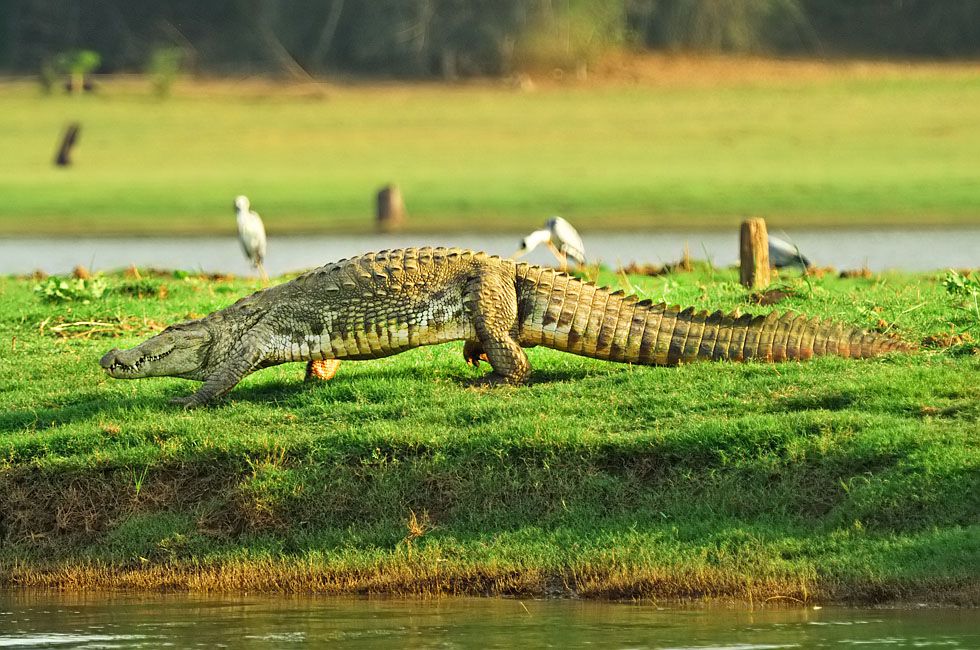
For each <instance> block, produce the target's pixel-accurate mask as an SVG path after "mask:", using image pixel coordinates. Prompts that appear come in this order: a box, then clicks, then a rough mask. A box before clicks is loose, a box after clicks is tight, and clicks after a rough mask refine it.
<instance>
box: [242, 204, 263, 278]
mask: <svg viewBox="0 0 980 650" xmlns="http://www.w3.org/2000/svg"><path fill="white" fill-rule="evenodd" d="M235 214H236V215H237V219H238V241H239V242H241V244H242V250H243V251H244V252H245V257H247V258H248V259H249V261H250V262H251V263H252V266H253V267H255V268H257V269H258V270H259V273H260V274H261V275H262V281H263V282H268V281H269V276H268V275H266V272H265V267H264V266H262V262H263V260H265V226H264V225H263V224H262V218H261V217H260V216H259V215H258V213H256V212H254V211H252V209H251V208H250V206H249V202H248V197H247V196H238V197H235Z"/></svg>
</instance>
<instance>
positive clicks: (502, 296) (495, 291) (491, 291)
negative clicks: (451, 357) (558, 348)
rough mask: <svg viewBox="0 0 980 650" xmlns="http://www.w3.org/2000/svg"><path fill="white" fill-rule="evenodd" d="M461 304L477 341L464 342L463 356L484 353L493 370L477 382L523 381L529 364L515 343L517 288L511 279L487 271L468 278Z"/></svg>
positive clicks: (527, 372)
mask: <svg viewBox="0 0 980 650" xmlns="http://www.w3.org/2000/svg"><path fill="white" fill-rule="evenodd" d="M463 306H464V307H465V309H466V310H467V312H468V314H469V317H470V319H471V320H472V321H473V328H474V330H476V337H477V341H476V342H475V343H473V342H470V341H467V343H466V345H465V346H464V347H463V355H464V356H467V352H469V353H470V354H471V355H474V358H475V359H479V356H476V355H477V353H478V352H481V351H482V352H483V353H484V354H485V355H486V358H487V361H489V362H490V365H491V366H492V367H493V372H492V373H490V374H489V375H487V376H486V377H484V378H483V379H482V380H481V381H480V382H479V383H481V384H484V385H494V384H504V383H506V384H522V383H524V382H526V381H527V380H528V377H530V375H531V364H530V362H528V360H527V355H526V354H525V353H524V350H522V349H521V346H520V344H519V343H518V342H517V331H518V325H517V290H516V289H515V287H514V280H513V278H507V277H505V276H504V275H503V274H500V273H494V272H492V271H491V272H487V273H484V274H483V275H480V276H479V277H476V278H473V279H472V280H470V282H469V284H468V285H467V288H466V293H465V295H464V296H463Z"/></svg>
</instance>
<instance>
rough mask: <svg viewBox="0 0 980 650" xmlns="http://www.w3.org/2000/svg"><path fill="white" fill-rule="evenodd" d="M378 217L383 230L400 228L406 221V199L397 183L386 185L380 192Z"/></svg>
mask: <svg viewBox="0 0 980 650" xmlns="http://www.w3.org/2000/svg"><path fill="white" fill-rule="evenodd" d="M376 219H377V221H376V223H377V226H378V230H380V231H382V232H391V231H392V230H398V229H399V228H400V227H401V225H402V223H403V222H404V221H405V201H404V200H403V199H402V192H401V190H400V189H398V186H397V185H386V186H384V187H383V188H381V190H380V191H379V192H378V209H377V216H376Z"/></svg>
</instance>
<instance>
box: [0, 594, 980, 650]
mask: <svg viewBox="0 0 980 650" xmlns="http://www.w3.org/2000/svg"><path fill="white" fill-rule="evenodd" d="M328 643H329V644H330V645H331V647H344V648H378V647H391V648H395V647H397V648H433V647H440V648H469V647H480V648H513V647H532V648H538V647H539V648H588V647H602V648H608V647H615V648H659V649H663V650H667V649H672V650H681V649H694V648H698V649H702V650H707V649H711V650H762V649H765V648H825V647H826V648H829V647H838V646H841V645H855V646H861V647H864V648H913V647H914V648H921V647H932V646H944V647H948V648H976V647H980V624H978V623H977V622H976V616H975V612H970V611H967V610H927V609H915V610H852V609H830V608H828V609H821V610H813V609H792V610H780V609H775V610H772V609H768V610H763V611H747V610H745V609H725V608H720V607H713V608H685V607H658V606H656V605H653V604H610V603H596V602H580V601H533V600H532V601H519V600H507V599H489V600H481V599H444V600H430V601H414V600H380V599H363V600H356V599H335V598H312V597H309V598H300V597H267V596H224V597H213V596H200V595H174V594H171V595H131V594H94V595H92V594H90V595H63V594H48V593H40V594H39V593H7V594H0V648H14V647H17V648H32V647H34V648H37V647H57V648H160V647H232V648H280V647H296V646H301V645H314V644H315V645H326V644H328Z"/></svg>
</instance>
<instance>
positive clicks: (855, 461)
mask: <svg viewBox="0 0 980 650" xmlns="http://www.w3.org/2000/svg"><path fill="white" fill-rule="evenodd" d="M604 279H605V280H606V281H610V282H612V283H613V284H617V285H622V282H623V279H622V278H616V277H614V276H612V275H608V274H607V275H606V277H605V278H604ZM628 280H629V283H630V286H631V287H632V288H633V289H635V290H636V291H638V292H639V293H641V294H642V295H644V296H648V297H652V298H655V299H661V298H664V299H666V300H668V301H672V302H678V303H682V304H693V305H698V306H705V307H710V308H715V307H717V308H725V309H728V308H734V307H739V308H740V309H742V310H743V311H760V312H761V311H765V310H766V309H765V308H760V307H754V306H752V305H751V304H749V302H748V301H747V300H746V293H745V291H744V290H743V289H741V288H740V287H739V286H738V285H737V283H736V277H735V274H734V273H733V272H732V271H731V270H720V269H714V270H713V269H707V268H701V269H699V270H697V271H696V272H694V273H690V274H680V275H674V276H668V277H660V278H645V277H630V278H628ZM785 282H786V284H787V285H789V286H790V287H792V288H795V289H796V290H798V291H799V295H798V296H797V297H794V298H791V299H789V300H787V301H786V302H785V303H784V304H783V305H780V308H783V307H786V308H794V309H798V310H801V311H805V312H808V313H811V314H814V315H820V316H826V317H834V318H837V319H840V320H843V321H846V322H849V323H855V324H860V325H862V326H865V327H873V328H877V329H880V330H888V331H891V332H895V333H897V334H899V335H901V336H902V337H904V338H906V339H908V340H911V341H916V342H919V341H922V340H924V339H927V337H930V336H934V337H938V338H941V339H948V338H949V335H950V334H951V333H953V334H962V333H965V334H967V335H971V334H972V337H974V338H977V337H980V322H978V321H977V320H976V318H975V316H974V315H973V314H972V313H971V312H969V311H968V310H966V309H962V308H960V307H961V306H960V305H958V304H957V303H956V301H955V300H954V299H952V298H950V297H949V296H948V295H947V294H946V292H945V290H944V289H943V287H942V286H941V285H940V283H939V282H938V278H937V277H933V276H921V275H920V276H904V275H882V276H876V277H873V278H870V279H838V278H833V277H829V276H827V277H824V278H819V279H813V280H811V282H812V291H811V290H810V289H809V288H808V287H807V285H806V284H805V283H803V282H802V281H800V280H798V279H787V280H786V281H785ZM33 284H34V283H33V282H32V281H30V280H22V279H15V278H5V279H0V346H2V353H0V376H2V377H3V381H2V382H0V400H2V402H3V404H4V409H3V412H2V413H0V585H3V584H25V585H49V586H57V587H63V588H91V587H99V586H102V587H137V588H176V589H185V588H189V589H238V590H314V591H322V592H351V591H354V592H387V593H391V592H397V593H476V594H482V593H491V594H493V593H522V594H526V593H531V594H570V593H575V594H579V595H583V596H608V597H652V598H661V597H732V598H742V599H755V600H760V599H766V598H776V599H780V600H783V599H786V598H790V599H797V600H802V601H808V602H809V601H838V602H847V601H851V602H854V601H861V602H881V601H888V600H914V601H916V602H918V601H922V600H928V601H932V602H942V603H971V604H974V605H975V604H977V603H978V602H980V437H978V435H977V434H978V431H980V429H978V426H980V425H978V420H980V408H978V404H980V356H978V354H977V353H978V348H977V346H976V345H975V344H973V343H972V342H970V340H969V337H965V338H959V339H951V340H950V341H949V343H951V345H940V346H937V345H934V344H927V345H926V347H925V348H924V349H923V350H922V351H920V352H917V353H915V354H909V355H894V356H890V357H887V358H881V359H874V360H868V361H855V360H841V359H830V358H822V359H817V360H815V361H813V362H810V363H785V364H777V365H765V364H755V363H751V364H732V363H717V364H712V363H701V364H692V365H689V366H683V367H679V368H643V367H631V366H627V365H620V364H613V363H606V362H601V361H594V360H589V359H584V358H579V357H575V356H572V355H567V354H562V353H558V352H554V351H550V350H546V349H537V348H536V349H532V350H529V356H530V358H531V362H532V365H533V366H534V368H535V375H534V381H533V383H532V384H531V385H529V386H526V387H519V388H502V389H497V390H490V391H486V390H478V389H471V388H467V387H466V386H465V380H467V379H469V378H471V377H474V376H476V375H477V374H478V371H476V370H473V369H471V368H469V367H467V366H466V365H465V364H464V363H463V360H462V357H461V345H459V344H455V345H445V346H436V347H431V348H424V349H419V350H414V351H411V352H408V353H405V354H402V355H399V356H397V357H393V358H390V359H385V360H378V361H367V362H348V363H345V364H344V365H343V366H342V367H341V370H340V373H339V374H338V376H337V378H336V379H334V380H333V381H332V382H329V383H326V384H323V385H316V386H310V385H305V384H303V383H302V366H301V365H299V364H290V365H286V366H280V367H277V368H272V369H267V370H264V371H261V372H259V373H256V374H254V375H252V376H251V377H249V378H247V379H246V380H245V381H244V382H243V383H242V384H241V385H240V386H239V387H237V388H236V389H235V390H234V391H233V392H232V393H231V394H230V397H229V399H228V400H227V401H225V402H222V403H221V404H219V405H218V406H215V407H213V408H208V409H204V410H199V411H193V412H184V411H181V410H178V409H175V408H173V407H171V406H169V405H168V404H167V399H168V398H170V397H173V396H176V395H182V394H186V393H187V392H189V391H191V390H193V388H194V386H195V385H194V384H193V383H192V382H185V381H182V380H176V379H147V380H139V381H131V382H126V381H118V380H112V379H108V378H106V377H105V376H104V375H103V374H102V372H101V370H100V369H99V367H98V363H97V361H98V358H99V356H100V355H101V354H102V353H104V352H105V351H106V350H107V349H108V348H110V347H122V346H129V345H132V344H134V343H136V342H137V341H139V340H141V339H142V338H143V337H144V336H146V335H147V334H148V333H150V332H151V331H153V329H154V328H156V327H158V326H159V325H160V324H165V323H169V322H172V321H175V320H180V319H183V318H185V317H187V316H188V315H190V314H201V313H206V312H208V311H210V310H212V309H215V308H219V307H222V306H225V305H228V304H230V303H231V302H232V301H234V300H235V299H236V298H237V297H239V296H240V295H242V294H244V293H246V292H248V291H250V290H253V289H254V288H256V285H254V284H251V283H249V282H247V281H231V282H211V281H207V280H205V279H201V278H197V277H188V278H180V279H178V278H173V277H169V276H168V277H161V276H155V277H149V278H144V279H142V280H133V279H126V278H123V277H121V276H112V277H109V278H108V284H109V290H108V291H107V292H106V293H105V294H104V295H103V296H102V297H101V298H99V299H96V300H92V301H90V302H89V303H80V302H56V303H50V302H44V301H42V299H41V298H40V297H39V296H38V295H36V294H35V293H34V292H33V291H32V285H33ZM73 323H105V325H93V324H77V325H72V324H73ZM93 330H105V331H93ZM86 332H87V333H88V334H86Z"/></svg>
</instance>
